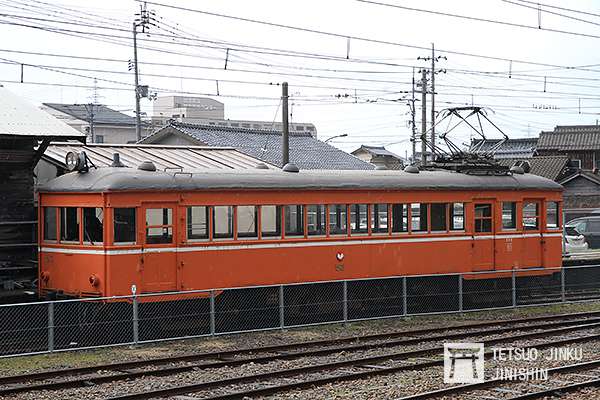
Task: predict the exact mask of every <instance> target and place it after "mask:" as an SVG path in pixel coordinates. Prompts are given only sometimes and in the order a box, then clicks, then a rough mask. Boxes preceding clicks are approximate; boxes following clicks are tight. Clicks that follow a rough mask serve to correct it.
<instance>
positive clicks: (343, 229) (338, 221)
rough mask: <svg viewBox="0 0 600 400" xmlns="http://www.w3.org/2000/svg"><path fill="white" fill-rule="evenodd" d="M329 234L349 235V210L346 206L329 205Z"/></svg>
mask: <svg viewBox="0 0 600 400" xmlns="http://www.w3.org/2000/svg"><path fill="white" fill-rule="evenodd" d="M329 234H331V235H347V234H348V209H347V207H346V205H345V204H331V205H329Z"/></svg>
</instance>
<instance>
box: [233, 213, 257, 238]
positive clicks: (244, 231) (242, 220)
mask: <svg viewBox="0 0 600 400" xmlns="http://www.w3.org/2000/svg"><path fill="white" fill-rule="evenodd" d="M257 211H258V210H257V207H256V206H238V207H237V233H238V237H239V238H257V237H258V220H257V218H258V212H257Z"/></svg>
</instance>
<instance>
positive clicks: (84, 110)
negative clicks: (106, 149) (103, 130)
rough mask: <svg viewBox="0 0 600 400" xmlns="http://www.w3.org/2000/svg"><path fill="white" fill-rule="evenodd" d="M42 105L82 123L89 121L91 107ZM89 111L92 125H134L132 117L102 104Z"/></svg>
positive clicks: (80, 105) (86, 105)
mask: <svg viewBox="0 0 600 400" xmlns="http://www.w3.org/2000/svg"><path fill="white" fill-rule="evenodd" d="M44 105H45V106H47V107H50V108H53V109H55V110H57V111H60V112H62V113H65V114H68V115H70V116H72V117H75V118H77V119H80V120H83V121H88V120H89V113H90V107H92V106H90V105H89V104H60V103H44ZM91 111H92V112H93V113H94V123H96V124H110V125H135V118H134V117H130V116H129V115H127V114H123V113H122V112H119V111H116V110H113V109H110V108H108V107H106V106H104V105H102V104H94V105H93V109H92V110H91Z"/></svg>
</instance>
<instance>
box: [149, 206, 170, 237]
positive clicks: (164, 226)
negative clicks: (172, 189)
mask: <svg viewBox="0 0 600 400" xmlns="http://www.w3.org/2000/svg"><path fill="white" fill-rule="evenodd" d="M151 210H160V211H161V212H162V224H149V223H148V217H149V214H148V212H149V211H151ZM165 210H166V213H165ZM165 218H166V220H167V222H166V223H165ZM151 229H160V230H161V232H162V233H161V235H150V230H151ZM169 232H170V233H169ZM165 233H166V234H165ZM152 237H155V238H161V237H162V240H160V239H156V241H154V239H152V241H151V238H152ZM167 238H170V239H169V240H167ZM144 243H145V244H147V245H150V246H165V245H167V246H168V245H173V244H174V243H175V207H174V206H161V205H152V206H149V207H146V208H144Z"/></svg>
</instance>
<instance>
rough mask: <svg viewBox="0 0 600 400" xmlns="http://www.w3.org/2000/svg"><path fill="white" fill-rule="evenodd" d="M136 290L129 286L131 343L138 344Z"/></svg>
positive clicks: (138, 328) (138, 329) (138, 321)
mask: <svg viewBox="0 0 600 400" xmlns="http://www.w3.org/2000/svg"><path fill="white" fill-rule="evenodd" d="M136 293H137V288H136V286H135V285H131V295H132V296H131V306H132V308H133V316H132V317H133V343H134V344H138V342H139V341H140V318H139V309H138V299H137V294H136Z"/></svg>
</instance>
